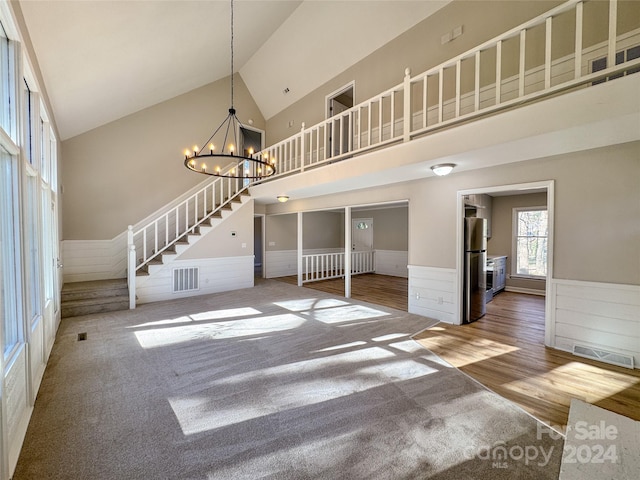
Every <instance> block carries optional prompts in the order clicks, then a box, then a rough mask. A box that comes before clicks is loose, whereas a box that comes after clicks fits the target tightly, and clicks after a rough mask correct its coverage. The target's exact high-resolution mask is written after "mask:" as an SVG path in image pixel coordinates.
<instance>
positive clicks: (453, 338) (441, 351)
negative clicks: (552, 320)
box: [278, 274, 640, 427]
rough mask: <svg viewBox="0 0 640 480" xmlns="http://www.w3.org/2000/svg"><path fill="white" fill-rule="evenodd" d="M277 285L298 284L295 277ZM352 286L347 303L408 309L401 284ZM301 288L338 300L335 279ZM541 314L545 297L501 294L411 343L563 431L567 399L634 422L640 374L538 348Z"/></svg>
mask: <svg viewBox="0 0 640 480" xmlns="http://www.w3.org/2000/svg"><path fill="white" fill-rule="evenodd" d="M278 280H283V281H285V282H287V283H292V284H294V285H295V284H296V283H297V277H283V278H279V279H278ZM351 282H352V283H351V293H352V295H351V296H352V298H354V299H358V300H363V301H367V302H370V303H374V304H377V305H385V306H389V307H392V308H396V309H398V310H403V311H406V310H407V298H408V295H407V287H408V282H407V279H406V278H399V277H390V276H385V275H376V274H367V275H358V276H354V277H353V278H352V280H351ZM305 287H307V288H312V289H316V290H321V291H324V292H328V293H331V294H334V295H339V296H343V295H344V280H342V279H337V280H326V281H322V282H313V283H308V284H305ZM544 312H545V299H544V297H540V296H535V295H524V294H518V293H512V292H502V293H500V294H498V295H496V296H495V297H494V300H493V301H492V302H490V303H489V304H487V314H486V315H485V316H484V317H482V318H481V319H480V320H478V321H476V322H473V323H471V324H468V325H449V324H446V323H440V324H438V325H436V326H435V327H433V328H430V329H428V330H426V331H424V332H422V333H420V334H419V335H418V336H417V337H416V340H417V341H418V342H420V344H422V345H423V346H424V347H425V348H427V349H429V350H431V351H432V352H434V353H435V354H437V355H439V356H440V357H442V358H444V359H445V360H446V361H448V362H449V363H451V364H452V365H454V366H455V367H457V368H459V369H460V370H462V371H463V372H465V373H466V374H468V375H470V376H471V377H473V378H474V379H476V380H477V381H479V382H480V383H482V384H483V385H485V386H486V387H487V388H489V389H490V390H493V391H494V392H496V393H498V394H500V395H502V396H503V397H505V398H507V399H509V400H511V401H512V402H514V403H516V404H518V405H519V406H520V407H521V408H523V409H524V410H526V411H527V412H529V413H530V414H532V415H533V416H535V417H536V418H538V419H539V420H541V421H543V422H545V423H547V424H550V425H554V426H558V427H562V426H564V425H566V424H567V419H568V414H569V404H570V402H571V398H578V399H581V400H583V401H585V402H588V403H591V404H594V405H597V406H599V407H602V408H605V409H607V410H610V411H612V412H615V413H619V414H621V415H624V416H627V417H630V418H633V419H634V420H640V371H639V370H638V369H635V370H630V369H627V368H622V367H616V366H613V365H608V364H606V363H602V362H595V361H591V360H588V359H584V358H581V357H577V356H575V355H572V354H570V353H567V352H562V351H559V350H555V349H553V348H547V347H545V346H544Z"/></svg>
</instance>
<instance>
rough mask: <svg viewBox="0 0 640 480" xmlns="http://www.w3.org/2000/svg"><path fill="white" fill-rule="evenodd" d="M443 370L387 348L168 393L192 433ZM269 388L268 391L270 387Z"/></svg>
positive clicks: (185, 429)
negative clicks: (177, 394)
mask: <svg viewBox="0 0 640 480" xmlns="http://www.w3.org/2000/svg"><path fill="white" fill-rule="evenodd" d="M437 372H438V370H437V369H435V368H432V367H429V366H427V365H424V364H422V363H420V362H416V361H413V360H407V359H399V358H397V357H396V356H395V355H394V354H393V353H391V352H389V351H388V350H386V349H384V348H382V347H370V348H365V349H361V350H356V351H352V352H344V353H338V354H335V355H331V356H327V357H321V358H315V359H310V360H304V361H299V362H294V363H290V364H285V365H279V366H275V367H270V368H264V369H259V370H255V371H251V372H246V373H242V374H238V375H232V376H229V377H224V378H221V379H219V380H214V381H212V382H210V383H208V384H207V389H211V390H212V391H215V392H225V394H224V395H216V396H210V397H209V396H205V395H203V394H202V392H199V393H198V394H197V395H193V396H180V397H171V398H169V399H168V400H169V403H170V405H171V408H172V409H173V411H174V413H175V415H176V418H177V419H178V423H179V424H180V427H181V428H182V431H183V433H184V434H185V435H193V434H196V433H202V432H206V431H210V430H215V429H218V428H223V427H227V426H229V425H233V424H237V423H240V422H246V421H249V420H252V419H256V418H259V417H261V416H265V415H270V414H274V413H277V412H284V411H287V410H291V409H297V408H302V407H308V406H310V405H317V404H322V403H324V402H330V401H332V400H335V399H337V398H341V397H346V396H349V395H353V394H357V393H360V392H364V391H367V390H372V389H374V388H377V387H381V386H384V385H387V384H389V382H390V381H391V382H400V381H407V380H412V379H417V378H420V377H424V376H427V375H431V374H433V373H437ZM265 389H266V390H265Z"/></svg>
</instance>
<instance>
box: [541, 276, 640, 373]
mask: <svg viewBox="0 0 640 480" xmlns="http://www.w3.org/2000/svg"><path fill="white" fill-rule="evenodd" d="M550 301H551V302H552V303H551V308H550V312H551V316H552V318H551V325H552V328H553V332H552V338H553V339H554V346H555V348H557V349H559V350H566V351H569V352H570V351H572V350H573V345H574V344H576V343H577V344H581V345H586V346H589V347H594V348H597V349H602V350H608V351H612V352H616V353H621V354H625V355H632V356H633V357H634V365H635V367H636V368H638V366H639V365H640V286H637V285H619V284H612V283H595V282H581V281H576V280H556V279H553V280H551V299H550Z"/></svg>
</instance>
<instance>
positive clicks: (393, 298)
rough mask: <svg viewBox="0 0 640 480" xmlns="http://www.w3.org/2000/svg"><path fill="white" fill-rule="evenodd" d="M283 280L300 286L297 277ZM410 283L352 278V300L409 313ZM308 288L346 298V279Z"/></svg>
mask: <svg viewBox="0 0 640 480" xmlns="http://www.w3.org/2000/svg"><path fill="white" fill-rule="evenodd" d="M274 280H281V281H283V282H286V283H290V284H292V285H297V284H298V277H297V276H295V275H294V276H290V277H280V278H275V279H274ZM408 284H409V281H408V280H407V279H406V278H402V277H391V276H389V275H378V274H375V273H365V274H362V275H355V276H353V277H351V298H354V299H356V300H362V301H365V302H369V303H375V304H376V305H384V306H385V307H391V308H395V309H396V310H402V311H403V312H406V311H407V308H408V307H407V301H408ZM304 286H305V287H306V288H311V289H313V290H320V291H321V292H326V293H331V294H333V295H339V296H341V297H343V296H344V279H342V278H336V279H333V280H322V281H320V282H310V283H305V285H304Z"/></svg>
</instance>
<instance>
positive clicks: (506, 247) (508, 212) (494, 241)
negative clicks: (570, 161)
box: [487, 193, 547, 290]
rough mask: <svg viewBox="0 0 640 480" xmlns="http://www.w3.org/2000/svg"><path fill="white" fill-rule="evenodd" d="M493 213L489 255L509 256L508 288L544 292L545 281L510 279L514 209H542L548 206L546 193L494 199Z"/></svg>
mask: <svg viewBox="0 0 640 480" xmlns="http://www.w3.org/2000/svg"><path fill="white" fill-rule="evenodd" d="M492 205H493V208H492V212H491V225H492V230H491V231H492V237H491V239H490V240H489V241H488V242H487V254H488V255H502V256H504V255H506V256H507V286H509V287H517V288H528V289H533V290H544V289H545V285H546V282H545V281H544V280H529V279H523V278H510V277H509V275H510V273H511V261H512V259H513V255H512V253H513V252H512V240H513V209H514V208H518V207H540V206H546V205H547V194H546V193H530V194H526V195H508V196H502V197H493V201H492Z"/></svg>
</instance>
